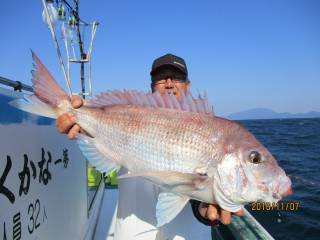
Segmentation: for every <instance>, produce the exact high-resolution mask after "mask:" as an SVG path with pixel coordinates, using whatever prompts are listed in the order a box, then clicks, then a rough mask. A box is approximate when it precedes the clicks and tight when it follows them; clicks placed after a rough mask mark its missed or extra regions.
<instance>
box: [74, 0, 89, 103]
mask: <svg viewBox="0 0 320 240" xmlns="http://www.w3.org/2000/svg"><path fill="white" fill-rule="evenodd" d="M74 4H75V8H76V11H75V12H76V16H75V18H76V29H77V35H78V41H79V48H80V56H81V60H84V59H86V54H85V52H84V50H83V42H82V39H81V34H80V27H79V22H80V18H79V3H78V0H74ZM80 64H81V68H80V71H81V72H80V78H81V91H82V97H83V99H85V92H86V89H85V78H84V62H83V61H81V63H80Z"/></svg>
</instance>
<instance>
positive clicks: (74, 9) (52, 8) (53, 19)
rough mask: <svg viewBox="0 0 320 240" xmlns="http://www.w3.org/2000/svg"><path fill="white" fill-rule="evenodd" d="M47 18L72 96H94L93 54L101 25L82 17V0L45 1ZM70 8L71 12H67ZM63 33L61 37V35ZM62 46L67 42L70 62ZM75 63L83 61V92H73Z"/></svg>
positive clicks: (81, 71) (81, 67)
mask: <svg viewBox="0 0 320 240" xmlns="http://www.w3.org/2000/svg"><path fill="white" fill-rule="evenodd" d="M42 4H43V12H42V18H43V21H44V22H45V23H46V24H47V26H48V28H49V30H50V32H51V36H52V40H53V42H54V46H55V48H56V51H57V55H58V59H59V64H60V67H61V70H62V73H63V76H64V79H65V81H66V84H67V88H68V93H69V96H71V95H82V97H83V98H85V96H92V79H91V53H92V47H93V40H94V37H95V34H96V31H97V27H98V25H99V23H98V22H92V23H87V22H85V21H83V20H82V19H80V17H79V0H73V5H74V6H72V5H71V4H69V3H68V2H67V1H66V0H56V1H53V0H42ZM66 9H67V11H66ZM89 27H91V37H90V42H89V44H88V49H87V51H85V42H84V40H85V30H86V29H87V28H89ZM59 33H60V38H59V36H58V35H59ZM61 45H63V48H64V53H65V58H66V64H65V62H64V61H63V56H62V51H61ZM71 64H80V79H81V93H78V92H74V91H72V86H71V85H72V84H71V71H70V70H71ZM85 64H87V66H88V67H87V70H88V87H89V90H88V91H87V92H86V83H85Z"/></svg>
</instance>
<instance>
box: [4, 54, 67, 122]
mask: <svg viewBox="0 0 320 240" xmlns="http://www.w3.org/2000/svg"><path fill="white" fill-rule="evenodd" d="M31 53H32V58H33V61H34V64H33V65H34V68H35V69H34V70H32V71H31V73H32V76H33V79H32V87H33V91H34V95H32V96H25V97H24V99H17V100H14V101H11V102H10V103H9V104H10V105H12V106H14V107H16V108H19V109H21V110H23V111H26V112H30V113H33V114H37V115H40V116H44V117H49V118H57V116H58V115H60V114H62V113H64V112H66V111H68V110H69V109H71V108H72V106H71V102H70V98H69V97H68V95H67V94H66V93H65V91H64V90H63V89H62V88H61V87H60V86H59V85H58V83H57V82H56V81H55V80H54V78H53V77H52V76H51V74H50V73H49V71H48V69H47V68H46V67H45V66H44V65H43V64H42V62H41V61H40V59H39V58H38V57H37V55H36V54H35V53H34V52H33V51H31Z"/></svg>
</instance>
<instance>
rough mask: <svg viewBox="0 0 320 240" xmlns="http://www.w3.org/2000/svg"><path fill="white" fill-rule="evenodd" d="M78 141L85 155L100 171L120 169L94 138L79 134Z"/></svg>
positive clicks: (107, 172)
mask: <svg viewBox="0 0 320 240" xmlns="http://www.w3.org/2000/svg"><path fill="white" fill-rule="evenodd" d="M77 143H78V145H79V148H80V150H81V152H82V153H83V155H84V156H85V157H86V158H87V159H88V161H89V162H90V163H91V165H92V166H93V167H95V168H96V169H97V170H98V171H100V172H102V173H103V172H104V173H106V174H109V173H110V172H112V171H113V170H119V168H120V167H119V166H118V165H117V164H115V163H113V162H111V161H110V160H109V159H107V158H106V157H105V156H104V155H103V153H101V151H99V149H98V148H97V145H96V141H95V139H94V138H90V137H87V136H85V135H83V134H78V137H77Z"/></svg>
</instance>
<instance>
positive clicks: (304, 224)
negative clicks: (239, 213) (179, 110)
mask: <svg viewBox="0 0 320 240" xmlns="http://www.w3.org/2000/svg"><path fill="white" fill-rule="evenodd" d="M238 122H239V123H240V124H241V125H242V126H244V127H245V128H247V129H248V130H249V131H250V132H251V133H253V134H254V135H255V136H256V138H257V139H258V140H260V142H262V143H263V144H264V145H265V146H266V147H267V148H268V149H269V151H270V152H271V153H272V154H273V155H274V156H275V158H276V159H277V160H278V163H279V165H280V166H281V167H282V168H283V169H284V170H285V172H286V173H287V174H288V175H290V177H291V180H292V183H293V190H294V194H293V195H292V196H290V197H288V198H286V199H285V201H289V202H291V201H295V202H296V201H298V202H299V208H298V210H296V211H259V212H257V211H251V213H252V215H254V216H255V217H256V219H257V220H258V221H259V222H260V223H261V224H262V225H263V226H264V227H265V228H266V229H267V230H268V232H269V233H270V234H271V235H272V236H273V237H274V238H275V239H320V188H319V186H320V118H314V119H276V120H246V121H238ZM248 209H250V207H248Z"/></svg>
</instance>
